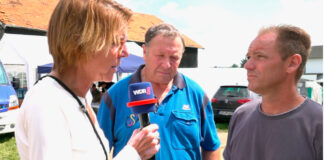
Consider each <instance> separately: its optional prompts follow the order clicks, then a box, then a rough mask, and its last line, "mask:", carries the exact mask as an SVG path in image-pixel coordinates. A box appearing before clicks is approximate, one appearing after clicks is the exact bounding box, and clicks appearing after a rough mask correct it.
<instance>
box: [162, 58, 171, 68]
mask: <svg viewBox="0 0 324 160" xmlns="http://www.w3.org/2000/svg"><path fill="white" fill-rule="evenodd" d="M162 63H163V67H164V68H170V67H171V62H170V59H169V58H164V59H163V62H162Z"/></svg>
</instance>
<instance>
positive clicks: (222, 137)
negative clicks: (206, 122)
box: [218, 131, 227, 159]
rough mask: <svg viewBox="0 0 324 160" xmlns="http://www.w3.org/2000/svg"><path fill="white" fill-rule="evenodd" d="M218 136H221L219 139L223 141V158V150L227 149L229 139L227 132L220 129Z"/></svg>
mask: <svg viewBox="0 0 324 160" xmlns="http://www.w3.org/2000/svg"><path fill="white" fill-rule="evenodd" d="M218 137H219V139H220V141H221V153H222V159H223V151H224V149H225V146H226V141H227V132H224V131H219V132H218Z"/></svg>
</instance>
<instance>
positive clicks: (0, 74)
mask: <svg viewBox="0 0 324 160" xmlns="http://www.w3.org/2000/svg"><path fill="white" fill-rule="evenodd" d="M8 83H9V82H8V79H7V75H6V72H5V70H4V68H3V66H2V64H1V63H0V85H3V84H8Z"/></svg>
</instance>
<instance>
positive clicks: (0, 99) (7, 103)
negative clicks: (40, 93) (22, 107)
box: [0, 61, 19, 134]
mask: <svg viewBox="0 0 324 160" xmlns="http://www.w3.org/2000/svg"><path fill="white" fill-rule="evenodd" d="M16 82H17V81H15V82H13V84H14V87H16V86H17V85H18V86H19V83H16ZM14 87H13V86H12V85H11V82H10V80H9V78H8V75H7V73H6V71H5V69H4V68H3V65H2V63H1V61H0V134H4V133H10V132H14V130H15V124H16V118H17V116H18V110H19V102H18V98H17V94H16V91H15V90H14Z"/></svg>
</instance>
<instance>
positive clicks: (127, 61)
mask: <svg viewBox="0 0 324 160" xmlns="http://www.w3.org/2000/svg"><path fill="white" fill-rule="evenodd" d="M141 64H144V60H143V57H139V56H136V55H134V54H129V56H128V57H126V58H122V59H121V61H120V66H118V67H117V73H132V72H135V71H136V69H137V68H138V67H139V66H140V65H141ZM52 67H53V63H48V64H44V65H41V66H38V67H37V78H39V77H40V74H46V73H49V72H51V70H52Z"/></svg>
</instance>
